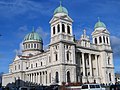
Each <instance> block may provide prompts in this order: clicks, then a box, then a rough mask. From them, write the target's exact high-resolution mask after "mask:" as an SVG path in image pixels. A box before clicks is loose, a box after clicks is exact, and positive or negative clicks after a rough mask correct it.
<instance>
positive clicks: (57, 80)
mask: <svg viewBox="0 0 120 90" xmlns="http://www.w3.org/2000/svg"><path fill="white" fill-rule="evenodd" d="M55 81H56V83H59V74H58V72H56V76H55Z"/></svg>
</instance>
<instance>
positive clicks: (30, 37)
mask: <svg viewBox="0 0 120 90" xmlns="http://www.w3.org/2000/svg"><path fill="white" fill-rule="evenodd" d="M24 41H38V42H43V40H42V38H41V36H40V35H39V34H38V33H36V32H34V31H32V32H31V33H29V34H27V35H26V36H25V38H24Z"/></svg>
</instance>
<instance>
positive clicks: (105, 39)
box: [92, 19, 110, 47]
mask: <svg viewBox="0 0 120 90" xmlns="http://www.w3.org/2000/svg"><path fill="white" fill-rule="evenodd" d="M109 35H110V33H109V31H108V30H107V28H106V25H105V24H104V23H103V22H101V21H100V19H98V22H97V23H96V24H95V26H94V31H93V33H92V37H93V44H96V45H106V46H108V47H109V46H110V36H109Z"/></svg>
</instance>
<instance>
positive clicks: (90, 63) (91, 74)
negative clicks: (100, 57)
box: [89, 54, 93, 76]
mask: <svg viewBox="0 0 120 90" xmlns="http://www.w3.org/2000/svg"><path fill="white" fill-rule="evenodd" d="M89 65H90V76H93V73H92V72H93V71H92V61H91V54H89Z"/></svg>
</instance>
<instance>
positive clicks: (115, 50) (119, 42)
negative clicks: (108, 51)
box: [111, 36, 120, 57]
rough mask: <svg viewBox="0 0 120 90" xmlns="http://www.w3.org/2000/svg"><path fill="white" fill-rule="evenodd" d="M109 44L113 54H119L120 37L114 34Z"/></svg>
mask: <svg viewBox="0 0 120 90" xmlns="http://www.w3.org/2000/svg"><path fill="white" fill-rule="evenodd" d="M111 46H112V49H113V53H114V56H116V57H118V56H120V38H119V37H116V36H111Z"/></svg>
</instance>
